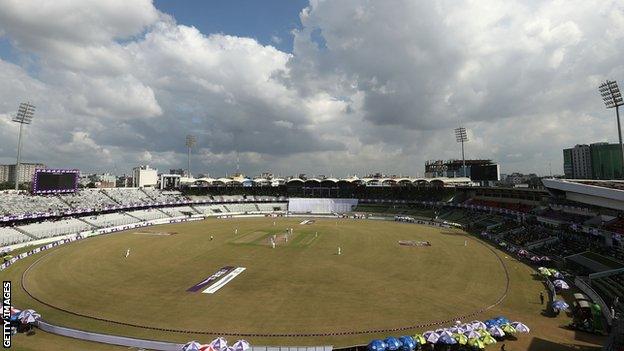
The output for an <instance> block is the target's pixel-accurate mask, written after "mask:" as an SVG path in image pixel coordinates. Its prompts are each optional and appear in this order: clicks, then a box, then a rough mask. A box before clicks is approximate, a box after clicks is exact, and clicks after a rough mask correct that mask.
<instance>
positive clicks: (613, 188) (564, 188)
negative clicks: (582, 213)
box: [542, 179, 624, 211]
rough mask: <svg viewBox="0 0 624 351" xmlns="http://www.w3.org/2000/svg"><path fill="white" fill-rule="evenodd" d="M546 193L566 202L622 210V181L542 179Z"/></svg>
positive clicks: (623, 202)
mask: <svg viewBox="0 0 624 351" xmlns="http://www.w3.org/2000/svg"><path fill="white" fill-rule="evenodd" d="M542 182H543V184H544V186H545V187H546V189H548V191H549V192H550V193H551V194H553V195H555V196H558V197H565V199H566V200H570V201H575V202H580V203H584V204H588V205H594V206H600V207H605V208H612V209H616V210H620V211H623V210H624V181H620V180H585V179H543V180H542Z"/></svg>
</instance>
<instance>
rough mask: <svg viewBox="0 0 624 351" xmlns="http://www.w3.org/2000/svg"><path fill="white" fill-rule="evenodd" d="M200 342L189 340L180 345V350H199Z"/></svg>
mask: <svg viewBox="0 0 624 351" xmlns="http://www.w3.org/2000/svg"><path fill="white" fill-rule="evenodd" d="M201 347H202V344H200V343H198V342H197V341H189V342H187V343H186V344H184V346H182V351H199V349H201Z"/></svg>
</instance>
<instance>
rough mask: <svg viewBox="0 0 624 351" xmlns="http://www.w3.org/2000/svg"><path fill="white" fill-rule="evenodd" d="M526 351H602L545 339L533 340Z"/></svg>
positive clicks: (592, 347)
mask: <svg viewBox="0 0 624 351" xmlns="http://www.w3.org/2000/svg"><path fill="white" fill-rule="evenodd" d="M527 350H528V351H544V350H548V351H590V350H592V351H597V350H602V347H601V346H586V345H575V344H567V343H556V342H552V341H549V340H545V339H540V338H533V340H531V344H530V345H529V348H528V349H527Z"/></svg>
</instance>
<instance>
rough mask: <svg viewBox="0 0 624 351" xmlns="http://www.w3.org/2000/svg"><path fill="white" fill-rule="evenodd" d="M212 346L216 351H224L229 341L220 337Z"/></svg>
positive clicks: (213, 341)
mask: <svg viewBox="0 0 624 351" xmlns="http://www.w3.org/2000/svg"><path fill="white" fill-rule="evenodd" d="M210 346H212V348H213V349H215V350H223V349H225V348H226V347H227V340H225V339H224V338H222V337H218V338H216V339H214V340H212V341H211V342H210Z"/></svg>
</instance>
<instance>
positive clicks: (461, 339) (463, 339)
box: [453, 333, 468, 345]
mask: <svg viewBox="0 0 624 351" xmlns="http://www.w3.org/2000/svg"><path fill="white" fill-rule="evenodd" d="M453 338H454V339H455V341H457V343H458V344H460V345H466V344H467V343H468V338H467V337H466V335H464V334H459V333H458V334H453Z"/></svg>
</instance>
